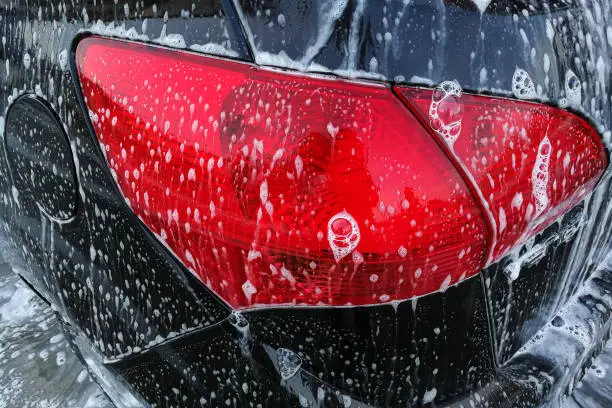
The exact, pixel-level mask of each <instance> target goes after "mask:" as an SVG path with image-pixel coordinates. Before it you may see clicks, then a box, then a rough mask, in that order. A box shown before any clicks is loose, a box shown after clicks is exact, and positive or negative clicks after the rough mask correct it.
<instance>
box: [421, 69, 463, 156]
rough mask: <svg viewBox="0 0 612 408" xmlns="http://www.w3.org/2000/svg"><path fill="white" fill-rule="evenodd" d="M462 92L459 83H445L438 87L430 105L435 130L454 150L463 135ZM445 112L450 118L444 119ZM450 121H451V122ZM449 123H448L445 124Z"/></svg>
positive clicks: (432, 125) (430, 116) (431, 119)
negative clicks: (442, 116)
mask: <svg viewBox="0 0 612 408" xmlns="http://www.w3.org/2000/svg"><path fill="white" fill-rule="evenodd" d="M461 94H462V90H461V86H460V85H459V83H458V82H457V81H444V82H442V83H441V84H440V85H438V86H437V87H436V89H435V91H434V93H433V95H432V97H431V103H430V104H429V121H430V124H431V127H432V128H433V130H434V131H435V132H436V133H437V134H439V135H440V136H442V137H443V138H444V141H445V142H446V143H447V144H448V145H449V146H450V147H451V148H452V147H453V145H454V144H455V141H456V140H457V138H458V137H459V135H460V134H461V122H462V120H461V104H460V102H459V98H461ZM442 112H444V113H445V114H446V115H445V116H449V117H450V118H449V117H446V118H445V119H442V118H441V117H440V115H441V114H442ZM449 119H450V120H449ZM445 120H446V121H448V123H446V122H445Z"/></svg>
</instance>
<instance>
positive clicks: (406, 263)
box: [76, 37, 605, 308]
mask: <svg viewBox="0 0 612 408" xmlns="http://www.w3.org/2000/svg"><path fill="white" fill-rule="evenodd" d="M76 61H77V69H78V74H79V79H80V82H81V86H82V89H83V94H84V97H85V102H86V105H87V108H88V109H89V113H90V117H91V119H92V124H93V128H94V131H95V133H96V136H97V137H98V139H99V141H100V144H101V146H102V148H103V151H104V152H105V154H106V158H107V161H108V163H109V166H110V168H111V170H112V172H113V174H114V176H115V177H116V180H117V184H118V185H119V187H120V189H121V191H122V193H123V194H124V196H125V197H126V200H127V201H128V203H129V204H130V206H131V207H132V209H133V210H134V212H135V213H136V214H137V215H138V216H139V217H140V218H141V219H142V220H143V222H144V223H145V224H146V225H147V226H148V227H149V228H150V229H151V230H152V231H153V232H155V233H156V234H158V235H159V237H160V239H161V240H163V241H164V242H165V243H166V244H167V246H168V247H169V248H170V249H171V250H172V251H173V252H174V253H175V254H176V256H177V257H179V258H180V259H181V260H182V261H183V263H184V264H185V265H186V266H187V267H188V268H189V269H191V270H192V271H193V272H194V273H195V274H197V276H199V277H200V278H201V279H202V281H203V282H204V283H205V284H206V285H207V286H208V287H210V288H211V289H212V290H214V291H215V292H216V293H217V294H218V295H219V296H220V297H222V298H223V299H225V300H226V301H227V302H228V303H229V304H231V305H232V306H234V307H237V308H243V307H249V306H252V305H256V304H287V303H295V304H307V305H318V304H324V305H347V304H353V305H361V304H375V303H383V302H388V301H394V300H403V299H407V298H409V297H412V296H418V295H423V294H427V293H430V292H433V291H437V290H444V289H445V288H446V287H448V285H451V284H455V283H457V282H458V281H460V280H462V279H464V278H466V277H469V276H472V275H474V274H476V273H477V272H479V271H480V270H481V268H482V267H483V266H484V265H485V263H486V260H487V256H488V254H489V252H490V251H491V242H490V241H491V239H490V237H491V234H490V228H491V226H490V225H488V223H489V221H488V220H487V219H486V218H485V217H484V216H483V211H482V209H481V206H482V205H483V204H481V203H480V202H479V200H478V199H477V198H475V197H478V194H476V195H474V194H472V191H480V190H478V188H477V186H475V185H472V184H473V183H472V182H471V181H470V182H468V183H467V184H466V182H465V181H464V179H463V177H462V176H461V174H462V173H461V174H460V172H458V171H457V170H456V169H455V167H454V165H453V161H451V160H449V159H448V157H447V155H446V154H445V152H444V151H443V149H441V148H440V146H439V145H438V143H436V142H435V141H434V140H433V139H432V137H431V135H430V134H429V133H428V131H427V130H426V128H425V127H424V126H422V125H421V123H420V122H419V120H418V119H417V118H416V117H415V116H414V115H413V114H411V113H410V111H409V110H408V109H407V108H406V107H405V106H404V104H403V103H402V102H401V101H400V100H399V99H398V98H397V97H396V96H395V95H394V94H393V92H392V91H391V90H390V89H389V88H388V87H386V86H383V85H374V84H365V83H363V84H362V83H355V82H345V81H339V80H330V79H325V78H316V77H312V76H303V75H294V74H290V73H285V72H279V71H268V70H265V69H260V68H256V67H253V66H251V65H248V64H244V63H238V62H232V61H227V60H221V59H216V58H210V57H205V56H201V55H194V54H189V53H185V52H179V51H170V50H167V49H163V48H158V47H152V46H145V45H138V44H130V43H126V42H122V41H116V40H105V39H100V38H95V37H89V38H86V39H84V40H82V41H81V42H80V43H79V46H78V47H77V51H76ZM134 67H138V69H134ZM421 92H422V93H421V94H418V95H420V96H422V97H423V98H430V100H431V95H427V94H426V92H427V91H421ZM405 95H407V97H408V98H409V99H410V100H411V101H413V102H414V106H413V109H415V110H417V109H419V108H420V106H421V105H420V104H419V102H418V101H420V99H418V98H416V97H415V98H412V97H411V96H409V95H408V94H407V93H406V94H405ZM464 97H465V96H464ZM470 100H471V99H470ZM476 101H477V102H478V101H479V100H476ZM482 102H486V103H493V104H495V106H505V104H506V103H507V101H505V100H494V99H491V100H489V99H482ZM479 103H480V102H479ZM534 106H535V105H534ZM500 109H501V108H500ZM546 109H548V108H546ZM464 115H465V113H464ZM464 117H465V116H464ZM564 117H570V118H572V119H574V120H576V118H575V117H573V116H568V115H566V116H564ZM474 120H476V118H474ZM463 126H464V128H466V127H465V122H464V125H463ZM581 129H582V128H581ZM584 129H586V128H584ZM585 131H586V130H585ZM549 137H550V136H549ZM577 137H580V135H579V134H576V135H575V136H574V137H573V139H572V140H573V141H574V143H575V146H574V148H573V149H572V150H571V152H572V153H570V154H574V153H575V152H576V146H577V143H578V141H577V140H575V139H576V138H577ZM458 140H461V138H459V139H458ZM551 140H552V139H551ZM456 143H459V141H457V142H456ZM553 143H554V142H553ZM456 146H457V145H456ZM521 146H522V145H521ZM581 149H582V150H580V152H581V154H582V156H581V160H584V161H588V160H593V158H596V159H597V160H598V161H599V162H601V165H600V166H599V167H597V168H598V169H601V168H603V163H605V159H602V157H603V156H601V154H600V152H599V151H597V150H593V151H591V150H589V151H586V150H584V149H583V148H581ZM501 154H502V153H500V160H506V158H505V156H503V157H502V156H501ZM589 154H590V156H587V155H589ZM552 156H554V151H553V152H552V155H551V159H550V161H551V164H550V165H549V166H554V165H555V163H556V161H555V160H556V159H553V158H552ZM561 161H563V158H562V159H561ZM593 166H594V164H593ZM528 173H529V176H530V177H531V170H529V172H528ZM578 173H579V174H580V177H583V176H585V174H587V173H585V172H583V171H580V172H578ZM578 173H576V172H575V173H574V174H578ZM600 173H601V170H599V173H597V172H595V173H588V174H590V175H591V178H589V179H588V180H586V181H582V179H578V180H577V181H575V182H574V181H573V180H574V178H575V177H574V176H573V175H572V176H570V175H569V173H568V172H567V171H566V172H565V174H566V176H567V177H568V178H570V177H571V178H572V182H571V183H574V184H567V183H568V182H569V181H566V185H565V190H564V191H569V190H570V187H571V186H577V187H574V189H575V190H576V189H578V188H583V189H584V188H589V187H590V186H592V184H589V183H590V182H591V181H592V182H593V183H594V182H595V179H596V176H597V175H598V174H600ZM521 174H522V173H521ZM549 174H550V173H549ZM485 177H486V176H485ZM585 177H586V176H585ZM474 180H476V181H477V182H480V180H479V179H478V178H477V177H476V176H474ZM511 187H513V186H511ZM481 190H482V188H481ZM515 191H518V190H515ZM483 194H485V193H484V192H483ZM508 194H509V193H508ZM569 194H570V195H568V197H571V199H572V200H573V199H574V198H577V197H578V193H575V192H570V193H569ZM554 197H556V196H552V193H551V199H550V201H549V202H550V204H549V205H548V206H547V207H546V209H545V211H544V210H543V212H542V214H544V212H546V214H552V212H551V211H550V210H551V208H553V206H554V205H556V204H555V203H558V202H560V201H559V200H557V201H555V200H554ZM563 197H565V196H563ZM527 199H528V198H527V197H525V200H527ZM564 200H565V201H567V200H568V199H567V198H565V199H564ZM526 202H527V201H525V203H526ZM488 205H490V204H488ZM523 205H526V204H523ZM568 205H569V204H568ZM511 214H512V213H510V215H511ZM539 216H540V217H544V215H539ZM553 216H554V215H550V217H553ZM508 219H509V220H512V219H511V218H508ZM525 230H527V229H525ZM500 241H501V240H500ZM515 241H516V240H515ZM504 242H506V241H504ZM508 242H510V241H508Z"/></svg>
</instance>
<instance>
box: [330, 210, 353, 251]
mask: <svg viewBox="0 0 612 408" xmlns="http://www.w3.org/2000/svg"><path fill="white" fill-rule="evenodd" d="M360 239H361V234H360V231H359V225H357V221H356V220H355V219H354V218H353V216H352V215H351V214H349V213H348V212H346V211H342V212H339V213H338V214H336V215H334V216H333V217H331V218H330V219H329V222H328V223H327V240H328V242H329V246H330V248H331V250H332V253H333V254H334V259H335V260H336V262H339V261H340V260H341V259H342V258H344V257H345V256H347V255H348V254H350V253H351V252H353V250H354V249H355V248H357V245H358V244H359V240H360Z"/></svg>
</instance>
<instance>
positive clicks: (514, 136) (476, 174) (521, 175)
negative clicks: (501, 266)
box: [396, 87, 607, 261]
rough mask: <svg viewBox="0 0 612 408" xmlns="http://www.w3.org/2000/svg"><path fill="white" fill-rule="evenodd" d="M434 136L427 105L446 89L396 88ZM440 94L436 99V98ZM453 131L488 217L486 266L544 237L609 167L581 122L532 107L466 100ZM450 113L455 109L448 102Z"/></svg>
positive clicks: (454, 148) (454, 146) (455, 151)
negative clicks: (490, 234)
mask: <svg viewBox="0 0 612 408" xmlns="http://www.w3.org/2000/svg"><path fill="white" fill-rule="evenodd" d="M396 90H397V91H398V93H399V94H400V95H401V97H402V98H403V99H404V101H405V102H406V103H407V104H408V105H409V106H410V107H411V108H412V109H413V110H414V112H416V113H417V114H418V115H420V116H421V118H422V120H423V121H424V122H425V123H430V124H431V126H430V127H431V129H432V134H433V135H434V136H439V135H440V132H437V131H436V130H437V126H440V122H439V121H438V122H437V126H436V118H435V115H433V118H432V113H433V112H432V109H431V104H432V101H435V100H436V99H440V98H441V97H442V98H443V97H444V96H446V93H447V92H445V91H444V90H443V89H440V88H439V89H437V90H429V89H428V90H425V89H414V88H408V87H398V88H396ZM436 94H438V96H436ZM446 103H449V101H448V99H447V98H444V99H443V100H442V101H441V104H440V105H439V109H440V108H441V110H442V111H445V112H447V111H451V112H452V114H451V115H450V118H448V119H446V120H447V121H449V119H451V120H450V122H451V123H456V122H459V123H460V124H461V128H462V129H463V130H462V131H461V135H460V136H459V137H458V138H457V139H456V141H454V142H453V143H448V142H446V143H445V144H446V146H447V149H448V151H449V154H450V155H451V156H454V157H455V159H456V160H457V161H458V162H459V163H460V164H461V165H462V166H463V168H464V170H465V171H466V172H467V173H469V175H470V177H469V179H471V183H474V184H475V185H476V186H477V188H478V189H479V191H480V192H481V194H482V197H483V199H484V201H485V208H487V209H488V211H489V212H490V214H491V217H490V219H492V220H493V221H492V222H493V223H494V225H493V227H494V228H493V230H494V231H495V237H494V240H493V242H494V243H495V244H494V248H493V252H492V258H491V261H496V260H498V259H500V258H501V257H502V256H503V255H505V254H507V253H508V252H509V251H510V250H511V249H512V248H513V247H515V246H516V245H517V244H518V243H520V242H522V241H524V240H525V239H527V238H529V237H531V236H533V235H534V234H535V233H537V232H539V231H541V230H542V229H544V228H545V227H546V226H548V225H550V223H551V222H552V221H554V220H555V219H556V218H558V217H559V216H560V215H561V214H563V213H564V212H565V211H567V210H568V209H569V208H570V207H571V206H573V205H574V204H576V203H577V202H578V201H579V200H580V199H582V198H583V197H584V196H585V195H586V194H587V193H588V192H589V191H591V190H592V189H593V187H594V186H595V183H596V182H597V181H598V180H599V177H600V176H601V174H602V173H603V170H604V169H605V167H606V161H607V159H606V156H605V151H604V149H603V146H602V144H601V140H600V138H599V136H598V135H597V133H596V132H595V131H594V130H593V129H592V128H591V127H590V126H589V124H588V123H587V122H586V121H584V120H583V119H581V118H580V117H578V116H576V115H574V114H572V113H570V112H568V111H565V110H562V109H558V108H554V107H550V106H545V105H542V104H538V103H533V102H525V101H518V100H510V99H502V98H492V97H487V96H479V95H469V94H464V95H461V97H460V104H459V106H460V108H459V110H457V109H455V110H454V111H453V110H452V109H448V108H447V109H444V104H446ZM450 105H451V106H455V105H457V102H456V101H452V100H451V101H450Z"/></svg>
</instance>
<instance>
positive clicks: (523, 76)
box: [512, 67, 537, 99]
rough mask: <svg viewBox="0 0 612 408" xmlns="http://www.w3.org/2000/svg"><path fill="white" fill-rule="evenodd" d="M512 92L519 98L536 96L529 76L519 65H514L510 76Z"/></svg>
mask: <svg viewBox="0 0 612 408" xmlns="http://www.w3.org/2000/svg"><path fill="white" fill-rule="evenodd" d="M512 93H513V94H514V96H516V97H517V98H519V99H534V98H535V97H536V96H537V94H536V90H535V85H534V84H533V81H532V80H531V77H530V76H529V74H528V73H527V71H525V70H524V69H521V68H519V67H516V69H515V70H514V75H513V76H512Z"/></svg>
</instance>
